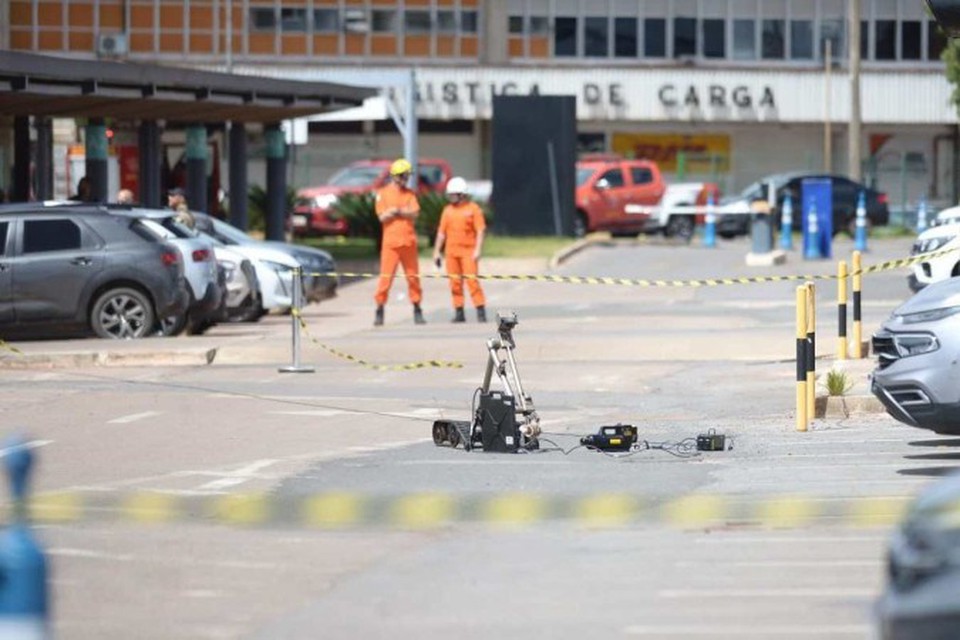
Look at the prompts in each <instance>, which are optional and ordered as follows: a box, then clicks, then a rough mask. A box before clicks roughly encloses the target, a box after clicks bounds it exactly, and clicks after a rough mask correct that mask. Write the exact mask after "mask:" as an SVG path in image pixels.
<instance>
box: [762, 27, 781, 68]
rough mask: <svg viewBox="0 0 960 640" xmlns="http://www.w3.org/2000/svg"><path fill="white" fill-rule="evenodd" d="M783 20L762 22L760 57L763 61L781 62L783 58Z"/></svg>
mask: <svg viewBox="0 0 960 640" xmlns="http://www.w3.org/2000/svg"><path fill="white" fill-rule="evenodd" d="M783 30H784V25H783V20H764V21H763V33H762V35H761V52H760V55H761V57H762V58H763V59H764V60H782V59H783V57H784V42H783V40H784V38H783Z"/></svg>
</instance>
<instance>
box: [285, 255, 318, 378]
mask: <svg viewBox="0 0 960 640" xmlns="http://www.w3.org/2000/svg"><path fill="white" fill-rule="evenodd" d="M302 290H303V269H302V268H300V267H297V268H296V269H294V270H293V307H292V308H291V309H290V319H291V322H292V323H293V345H292V349H293V364H292V365H290V366H289V367H280V368H279V369H278V371H280V373H313V372H314V368H313V367H304V366H302V365H301V364H300V322H301V318H300V312H301V306H302V305H303V302H302V300H303V292H302Z"/></svg>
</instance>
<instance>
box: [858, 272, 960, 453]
mask: <svg viewBox="0 0 960 640" xmlns="http://www.w3.org/2000/svg"><path fill="white" fill-rule="evenodd" d="M873 350H874V353H876V354H877V357H878V363H877V368H876V369H875V370H874V372H873V374H872V379H873V383H872V385H871V388H872V390H873V393H874V395H875V396H877V398H879V399H880V401H881V402H882V403H883V405H884V406H885V407H886V409H887V412H888V413H889V414H890V415H891V416H893V417H894V418H896V419H897V420H899V421H900V422H903V423H904V424H908V425H910V426H913V427H919V428H921V429H930V430H931V431H935V432H937V433H946V434H954V435H960V359H958V354H960V278H951V279H949V280H943V281H941V282H936V283H933V284H931V285H930V286H928V287H926V288H924V289H923V290H922V291H920V292H919V293H918V294H916V295H915V296H913V297H912V298H910V299H909V300H907V301H906V302H905V303H903V304H902V305H900V306H899V307H898V308H897V309H896V310H895V311H894V312H893V314H892V315H891V316H890V318H889V319H887V321H886V322H884V323H883V325H882V326H881V328H880V330H879V331H877V333H875V334H874V336H873Z"/></svg>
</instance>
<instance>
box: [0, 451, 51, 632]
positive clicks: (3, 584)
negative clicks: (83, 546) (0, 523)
mask: <svg viewBox="0 0 960 640" xmlns="http://www.w3.org/2000/svg"><path fill="white" fill-rule="evenodd" d="M6 452H7V453H6V455H5V456H4V466H5V467H6V471H7V476H8V478H9V480H10V490H11V493H12V494H13V518H12V522H11V523H10V526H8V527H7V528H6V529H5V530H4V531H3V532H2V533H0V638H4V639H7V638H9V639H10V640H28V639H29V640H43V639H45V638H48V637H49V628H48V624H47V621H48V615H49V604H48V603H49V600H48V596H47V561H46V558H45V556H44V555H43V551H42V550H41V548H40V546H39V545H38V544H37V542H36V540H35V539H34V537H33V533H32V531H31V530H30V525H29V523H28V522H27V505H26V494H27V484H28V480H29V476H30V468H31V466H32V464H33V454H32V453H31V452H30V450H29V449H28V448H27V447H26V445H25V444H24V443H23V441H22V440H21V439H19V438H18V439H15V440H12V441H10V442H8V444H7V448H6Z"/></svg>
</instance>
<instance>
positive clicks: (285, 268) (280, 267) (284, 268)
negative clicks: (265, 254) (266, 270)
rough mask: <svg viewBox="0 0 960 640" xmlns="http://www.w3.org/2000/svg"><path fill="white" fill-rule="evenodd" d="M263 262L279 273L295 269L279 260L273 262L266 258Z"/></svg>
mask: <svg viewBox="0 0 960 640" xmlns="http://www.w3.org/2000/svg"><path fill="white" fill-rule="evenodd" d="M263 264H265V265H267V266H268V267H270V268H271V269H273V270H274V271H276V272H277V274H284V273H289V272H291V271H293V267H291V266H289V265H285V264H281V263H279V262H272V261H270V260H264V261H263Z"/></svg>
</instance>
